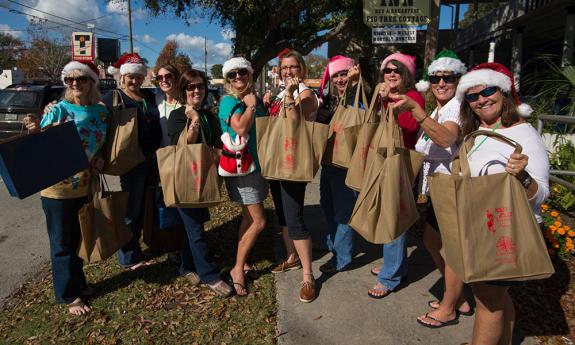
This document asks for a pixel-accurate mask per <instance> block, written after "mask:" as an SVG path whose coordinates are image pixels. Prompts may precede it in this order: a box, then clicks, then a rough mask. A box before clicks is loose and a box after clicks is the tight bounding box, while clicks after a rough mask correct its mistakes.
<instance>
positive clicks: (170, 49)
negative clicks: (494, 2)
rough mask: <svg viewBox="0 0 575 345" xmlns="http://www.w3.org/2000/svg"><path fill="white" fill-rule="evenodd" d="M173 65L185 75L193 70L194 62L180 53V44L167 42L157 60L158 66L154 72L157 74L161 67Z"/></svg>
mask: <svg viewBox="0 0 575 345" xmlns="http://www.w3.org/2000/svg"><path fill="white" fill-rule="evenodd" d="M167 63H171V64H173V65H174V66H175V67H176V68H177V69H178V71H180V73H184V72H185V71H187V70H190V69H192V61H191V60H190V57H189V56H187V55H185V54H182V53H180V52H178V43H177V42H176V41H171V40H170V41H167V42H166V44H165V45H164V47H163V48H162V51H161V52H160V55H158V58H157V59H156V66H155V67H154V71H155V72H156V73H157V72H158V69H159V68H160V66H162V65H164V64H167Z"/></svg>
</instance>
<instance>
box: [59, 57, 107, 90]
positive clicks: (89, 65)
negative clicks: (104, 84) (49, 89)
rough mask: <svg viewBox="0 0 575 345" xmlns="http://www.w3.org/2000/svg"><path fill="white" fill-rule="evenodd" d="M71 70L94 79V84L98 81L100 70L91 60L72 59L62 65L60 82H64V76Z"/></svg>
mask: <svg viewBox="0 0 575 345" xmlns="http://www.w3.org/2000/svg"><path fill="white" fill-rule="evenodd" d="M72 71H80V72H81V73H82V74H84V75H86V76H88V77H90V78H91V79H92V80H93V81H94V83H96V85H97V84H98V82H99V81H100V78H99V77H98V75H99V74H100V71H98V67H96V65H94V63H93V62H92V61H75V60H72V61H70V62H68V63H67V64H66V66H64V68H63V69H62V76H61V78H62V83H64V84H66V83H65V82H64V78H65V77H66V76H67V75H68V73H70V72H72Z"/></svg>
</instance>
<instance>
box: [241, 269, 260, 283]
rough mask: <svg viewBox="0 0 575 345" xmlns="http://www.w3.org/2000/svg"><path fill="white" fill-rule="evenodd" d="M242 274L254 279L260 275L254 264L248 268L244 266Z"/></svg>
mask: <svg viewBox="0 0 575 345" xmlns="http://www.w3.org/2000/svg"><path fill="white" fill-rule="evenodd" d="M244 275H245V276H246V278H249V279H251V280H256V279H258V278H259V277H260V274H259V272H258V270H257V269H256V268H255V267H254V266H251V267H250V268H249V269H245V268H244Z"/></svg>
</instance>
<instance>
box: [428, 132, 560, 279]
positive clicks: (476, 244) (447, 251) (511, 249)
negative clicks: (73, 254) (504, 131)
mask: <svg viewBox="0 0 575 345" xmlns="http://www.w3.org/2000/svg"><path fill="white" fill-rule="evenodd" d="M479 135H484V136H487V137H490V138H492V139H496V140H500V141H502V142H504V143H507V144H509V145H511V146H513V147H515V152H516V153H520V152H521V150H522V148H521V145H519V144H518V143H516V142H514V141H513V140H511V139H509V138H507V137H505V136H502V135H500V134H497V133H493V132H488V131H481V130H480V131H475V132H473V133H471V134H469V135H468V136H467V137H466V138H465V139H464V142H463V143H462V145H461V146H460V148H459V157H458V158H456V159H455V160H454V161H453V164H452V169H451V175H444V174H439V173H435V174H432V175H430V177H429V179H430V194H431V200H432V202H433V208H434V210H435V215H436V217H437V221H438V223H439V230H440V232H441V238H442V241H443V248H442V250H441V251H442V256H443V257H444V258H445V261H446V262H447V263H448V264H449V265H450V266H451V268H452V269H453V270H454V271H455V272H456V273H457V276H458V277H459V278H460V279H461V280H462V281H463V282H465V283H471V282H480V281H491V280H531V279H543V278H547V277H549V276H551V275H552V274H553V272H554V269H553V265H552V263H551V260H550V258H549V255H548V253H547V248H546V246H545V242H544V239H543V234H542V232H541V229H540V227H539V225H538V224H537V220H536V219H535V216H534V215H533V212H532V211H531V206H530V205H529V201H528V199H527V193H526V192H525V188H523V186H522V185H521V183H520V182H519V181H518V180H517V179H516V178H515V177H514V176H512V175H510V174H508V173H507V172H504V173H499V174H493V175H486V176H478V177H471V173H470V168H469V162H468V160H467V155H468V152H469V149H470V148H471V147H472V146H473V142H474V139H475V138H476V137H477V136H479Z"/></svg>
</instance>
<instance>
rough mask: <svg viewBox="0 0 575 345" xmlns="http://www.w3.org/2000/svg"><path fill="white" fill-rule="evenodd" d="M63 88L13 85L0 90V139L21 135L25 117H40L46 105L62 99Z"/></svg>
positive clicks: (42, 85) (59, 86)
mask: <svg viewBox="0 0 575 345" xmlns="http://www.w3.org/2000/svg"><path fill="white" fill-rule="evenodd" d="M63 92H64V87H63V86H61V85H58V86H55V85H46V84H13V85H10V86H8V87H7V88H5V89H4V90H0V139H3V138H8V137H11V136H13V135H17V134H20V133H22V131H23V130H24V127H23V125H22V120H23V119H24V118H25V117H26V116H27V115H33V116H37V117H40V116H41V115H42V113H43V111H44V107H45V106H46V104H48V103H50V102H52V101H58V100H60V98H62V96H63Z"/></svg>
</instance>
